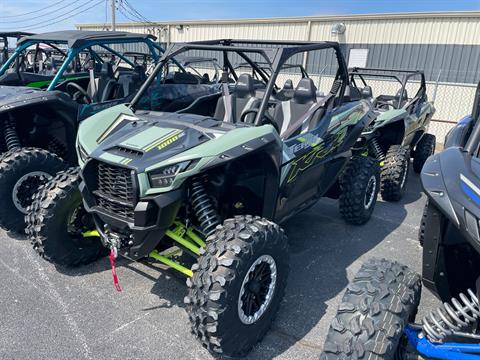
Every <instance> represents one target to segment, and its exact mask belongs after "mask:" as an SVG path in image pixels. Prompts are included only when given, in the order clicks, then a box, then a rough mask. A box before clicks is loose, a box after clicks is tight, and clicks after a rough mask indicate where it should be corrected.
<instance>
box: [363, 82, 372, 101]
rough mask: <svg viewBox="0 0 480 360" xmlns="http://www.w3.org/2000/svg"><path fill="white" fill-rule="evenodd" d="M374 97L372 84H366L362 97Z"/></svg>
mask: <svg viewBox="0 0 480 360" xmlns="http://www.w3.org/2000/svg"><path fill="white" fill-rule="evenodd" d="M372 97H373V91H372V87H371V86H368V85H367V86H365V87H364V88H363V89H362V98H364V99H368V98H372Z"/></svg>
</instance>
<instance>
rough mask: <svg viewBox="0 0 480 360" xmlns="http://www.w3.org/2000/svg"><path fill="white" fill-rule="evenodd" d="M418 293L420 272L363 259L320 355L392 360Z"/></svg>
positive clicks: (325, 358) (329, 359) (324, 359)
mask: <svg viewBox="0 0 480 360" xmlns="http://www.w3.org/2000/svg"><path fill="white" fill-rule="evenodd" d="M420 293H421V280H420V276H419V275H418V274H416V273H414V272H412V271H410V270H409V269H408V268H407V267H406V266H404V265H401V264H399V263H398V262H396V261H389V260H386V259H376V258H373V259H370V260H368V261H367V262H366V263H364V264H363V265H362V267H361V269H360V271H359V272H358V273H357V275H356V276H355V278H354V279H353V281H352V282H351V283H350V284H349V285H348V286H347V290H346V292H345V294H344V296H343V299H342V302H341V304H340V306H339V308H338V312H337V315H336V317H335V318H334V320H333V322H332V324H331V326H330V328H329V331H328V334H327V339H326V341H325V346H324V350H323V353H322V355H321V357H320V358H321V359H322V360H332V359H342V360H343V359H393V358H394V356H395V353H396V351H397V348H398V345H399V342H400V340H401V338H402V333H403V328H404V327H405V325H406V324H407V323H408V322H409V321H412V320H413V319H414V317H415V315H416V311H417V308H418V304H419V302H420Z"/></svg>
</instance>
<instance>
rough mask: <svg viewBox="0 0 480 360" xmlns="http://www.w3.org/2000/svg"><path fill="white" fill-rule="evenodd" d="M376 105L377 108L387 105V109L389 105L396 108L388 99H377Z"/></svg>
mask: <svg viewBox="0 0 480 360" xmlns="http://www.w3.org/2000/svg"><path fill="white" fill-rule="evenodd" d="M375 107H377V108H384V107H386V108H387V110H388V108H389V107H392V108H395V106H394V105H393V104H392V103H390V102H388V101H382V100H377V103H376V104H375Z"/></svg>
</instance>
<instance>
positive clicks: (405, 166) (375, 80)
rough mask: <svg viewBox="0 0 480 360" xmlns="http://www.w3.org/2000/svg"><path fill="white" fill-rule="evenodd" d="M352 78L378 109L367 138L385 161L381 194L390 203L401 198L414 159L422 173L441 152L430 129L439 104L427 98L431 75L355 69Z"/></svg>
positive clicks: (374, 152) (373, 153) (370, 149)
mask: <svg viewBox="0 0 480 360" xmlns="http://www.w3.org/2000/svg"><path fill="white" fill-rule="evenodd" d="M350 80H351V83H352V84H353V85H355V87H356V89H357V90H358V91H359V92H360V93H361V96H362V98H364V99H368V100H369V101H371V102H372V105H373V107H374V108H375V112H376V113H377V117H376V120H375V121H374V122H373V123H372V124H371V125H370V126H369V127H368V128H367V129H366V131H365V132H364V134H363V139H364V140H365V141H366V142H367V148H368V152H369V154H371V156H373V157H375V158H377V159H378V161H379V162H380V166H381V176H380V194H381V196H382V198H383V199H384V200H386V201H399V200H400V199H401V198H402V196H403V194H404V192H405V187H406V185H407V178H408V172H409V168H410V159H411V158H413V164H412V165H413V170H414V171H415V172H416V173H419V172H420V171H421V170H422V167H423V164H424V163H425V161H426V160H427V158H428V157H429V156H430V155H432V154H433V153H434V151H435V142H436V140H435V136H434V135H432V134H429V133H427V131H428V126H429V124H430V120H431V118H432V116H433V114H434V113H435V108H434V107H433V103H432V102H429V101H428V98H427V88H426V85H425V75H424V73H423V71H419V70H414V71H410V70H389V69H371V68H353V69H351V70H350ZM408 92H410V95H412V94H413V96H409V95H408ZM363 147H364V145H363V144H362V148H363Z"/></svg>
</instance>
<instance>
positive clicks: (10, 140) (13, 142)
mask: <svg viewBox="0 0 480 360" xmlns="http://www.w3.org/2000/svg"><path fill="white" fill-rule="evenodd" d="M3 124H4V134H5V144H6V145H7V149H8V150H12V149H15V148H19V147H21V146H22V144H21V142H20V138H19V137H18V134H17V126H16V123H15V119H13V117H12V115H11V114H9V117H8V119H5V121H4V122H3Z"/></svg>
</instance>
